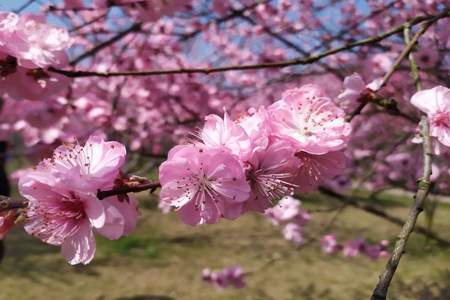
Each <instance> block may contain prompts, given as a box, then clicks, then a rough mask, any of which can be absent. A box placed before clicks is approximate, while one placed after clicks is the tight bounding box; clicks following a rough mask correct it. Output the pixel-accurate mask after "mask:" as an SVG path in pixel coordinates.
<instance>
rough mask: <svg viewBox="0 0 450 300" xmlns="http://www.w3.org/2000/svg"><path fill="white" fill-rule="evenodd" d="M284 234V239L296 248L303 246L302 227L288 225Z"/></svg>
mask: <svg viewBox="0 0 450 300" xmlns="http://www.w3.org/2000/svg"><path fill="white" fill-rule="evenodd" d="M282 233H283V237H284V238H285V239H286V240H288V241H291V242H292V243H293V244H294V245H295V246H300V245H301V244H303V231H302V226H300V225H298V224H296V223H288V224H286V225H285V226H284V228H283V230H282Z"/></svg>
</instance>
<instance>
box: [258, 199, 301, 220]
mask: <svg viewBox="0 0 450 300" xmlns="http://www.w3.org/2000/svg"><path fill="white" fill-rule="evenodd" d="M299 213H300V200H297V199H295V198H294V197H291V196H285V197H283V198H282V199H281V200H280V202H278V204H277V205H275V206H274V207H272V208H269V209H267V210H266V212H265V215H266V217H268V218H269V219H270V220H271V222H272V223H273V224H274V225H279V224H281V223H282V222H286V221H290V220H292V219H294V218H295V216H297V215H298V214H299Z"/></svg>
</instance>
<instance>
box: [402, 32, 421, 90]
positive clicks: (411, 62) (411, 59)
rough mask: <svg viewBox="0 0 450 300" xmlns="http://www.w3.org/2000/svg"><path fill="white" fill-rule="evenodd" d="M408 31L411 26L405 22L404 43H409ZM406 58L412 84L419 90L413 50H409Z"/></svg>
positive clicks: (417, 70)
mask: <svg viewBox="0 0 450 300" xmlns="http://www.w3.org/2000/svg"><path fill="white" fill-rule="evenodd" d="M410 32H411V26H410V25H409V24H406V25H405V29H404V30H403V36H404V37H403V38H404V40H405V44H409V43H411V37H410ZM408 59H409V65H410V68H411V77H412V78H413V80H414V85H415V86H416V90H418V91H420V90H421V86H420V77H419V67H418V66H417V63H416V60H415V59H414V54H413V51H410V53H409V55H408Z"/></svg>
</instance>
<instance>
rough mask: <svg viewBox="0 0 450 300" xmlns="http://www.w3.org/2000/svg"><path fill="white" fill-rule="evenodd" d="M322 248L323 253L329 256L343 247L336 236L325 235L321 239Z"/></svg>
mask: <svg viewBox="0 0 450 300" xmlns="http://www.w3.org/2000/svg"><path fill="white" fill-rule="evenodd" d="M320 246H321V247H322V251H323V252H324V253H327V254H334V253H337V252H338V251H340V250H341V249H342V246H341V245H339V243H338V242H337V240H336V236H335V235H334V234H327V235H324V236H323V237H322V238H321V239H320Z"/></svg>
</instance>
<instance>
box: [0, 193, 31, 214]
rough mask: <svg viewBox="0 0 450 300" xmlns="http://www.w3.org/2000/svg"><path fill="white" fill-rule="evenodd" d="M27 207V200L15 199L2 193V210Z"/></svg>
mask: <svg viewBox="0 0 450 300" xmlns="http://www.w3.org/2000/svg"><path fill="white" fill-rule="evenodd" d="M27 207H28V201H27V200H24V199H13V198H10V197H7V196H2V195H0V212H2V211H7V210H12V209H19V208H27Z"/></svg>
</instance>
